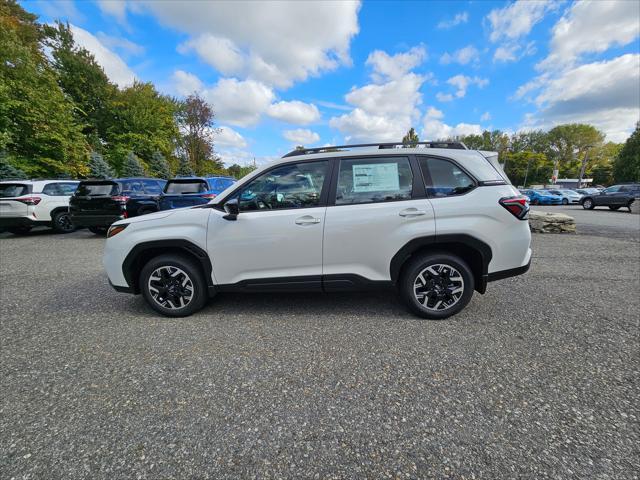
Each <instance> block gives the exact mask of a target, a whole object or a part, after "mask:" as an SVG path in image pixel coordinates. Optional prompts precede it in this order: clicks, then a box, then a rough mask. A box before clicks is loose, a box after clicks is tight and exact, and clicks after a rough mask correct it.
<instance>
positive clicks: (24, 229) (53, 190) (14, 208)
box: [0, 180, 78, 234]
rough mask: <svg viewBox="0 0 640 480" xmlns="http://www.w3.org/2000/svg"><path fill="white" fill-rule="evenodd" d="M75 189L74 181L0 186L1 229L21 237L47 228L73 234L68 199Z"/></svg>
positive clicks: (30, 182)
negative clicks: (34, 229) (32, 230)
mask: <svg viewBox="0 0 640 480" xmlns="http://www.w3.org/2000/svg"><path fill="white" fill-rule="evenodd" d="M77 186H78V182H76V181H73V180H34V181H31V180H16V181H5V182H0V229H3V230H7V231H9V232H11V233H14V234H24V233H28V232H29V231H30V230H31V229H32V228H33V227H37V226H46V227H52V228H53V229H54V230H55V231H56V232H58V233H68V232H73V231H74V230H75V226H74V225H73V223H72V222H71V218H70V217H69V198H70V197H71V195H72V194H73V192H74V191H75V189H76V187H77Z"/></svg>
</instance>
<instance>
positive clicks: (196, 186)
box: [164, 180, 209, 195]
mask: <svg viewBox="0 0 640 480" xmlns="http://www.w3.org/2000/svg"><path fill="white" fill-rule="evenodd" d="M207 190H209V187H208V186H207V182H205V181H204V180H187V181H185V180H180V181H173V180H170V181H169V182H168V183H167V185H166V186H165V187H164V193H168V194H173V195H184V194H187V193H203V192H206V191H207Z"/></svg>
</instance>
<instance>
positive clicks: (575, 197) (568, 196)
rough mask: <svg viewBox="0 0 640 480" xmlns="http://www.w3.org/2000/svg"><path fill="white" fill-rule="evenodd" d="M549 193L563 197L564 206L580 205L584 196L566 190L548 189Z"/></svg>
mask: <svg viewBox="0 0 640 480" xmlns="http://www.w3.org/2000/svg"><path fill="white" fill-rule="evenodd" d="M547 192H549V193H553V194H554V195H560V196H561V197H562V204H563V205H569V204H573V205H579V204H580V200H582V197H583V195H581V194H580V193H578V192H576V191H573V190H568V189H564V188H558V189H550V188H548V189H547Z"/></svg>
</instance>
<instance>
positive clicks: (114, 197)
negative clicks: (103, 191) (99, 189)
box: [111, 195, 129, 203]
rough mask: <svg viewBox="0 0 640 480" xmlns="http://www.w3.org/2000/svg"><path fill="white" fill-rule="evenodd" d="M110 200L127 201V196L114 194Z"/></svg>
mask: <svg viewBox="0 0 640 480" xmlns="http://www.w3.org/2000/svg"><path fill="white" fill-rule="evenodd" d="M111 200H115V201H116V202H120V203H127V202H128V201H129V197H127V196H125V195H114V196H113V197H111Z"/></svg>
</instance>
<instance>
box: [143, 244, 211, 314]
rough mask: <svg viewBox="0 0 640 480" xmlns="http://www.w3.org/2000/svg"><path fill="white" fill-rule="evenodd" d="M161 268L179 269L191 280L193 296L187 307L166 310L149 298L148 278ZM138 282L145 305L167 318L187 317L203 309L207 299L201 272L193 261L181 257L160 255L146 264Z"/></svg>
mask: <svg viewBox="0 0 640 480" xmlns="http://www.w3.org/2000/svg"><path fill="white" fill-rule="evenodd" d="M162 266H171V267H177V268H180V269H181V270H184V272H185V273H186V274H187V275H188V276H189V278H190V279H191V282H192V284H193V295H194V296H193V298H192V299H191V302H190V303H189V304H188V305H187V306H185V307H183V308H180V309H170V308H166V307H163V306H162V305H160V304H159V303H157V302H156V301H155V300H154V299H153V297H152V296H151V293H150V292H149V289H148V281H149V276H150V275H151V273H152V272H153V271H154V270H156V269H157V268H159V267H162ZM138 282H139V283H138V285H139V286H140V292H141V293H142V296H143V297H144V299H145V301H146V302H147V304H148V305H149V306H150V307H151V308H153V309H154V310H155V311H156V312H158V313H160V314H162V315H165V316H167V317H186V316H189V315H191V314H193V313H195V312H197V311H198V310H200V309H201V308H202V307H204V305H205V303H206V302H207V299H208V288H207V283H206V281H205V280H204V276H203V275H202V271H201V270H200V268H199V267H198V265H197V264H196V263H195V262H194V261H192V260H191V259H190V258H187V257H185V256H182V255H160V256H158V257H155V258H153V259H151V260H149V262H147V264H146V265H145V266H144V267H143V268H142V271H141V272H140V277H139V280H138Z"/></svg>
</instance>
